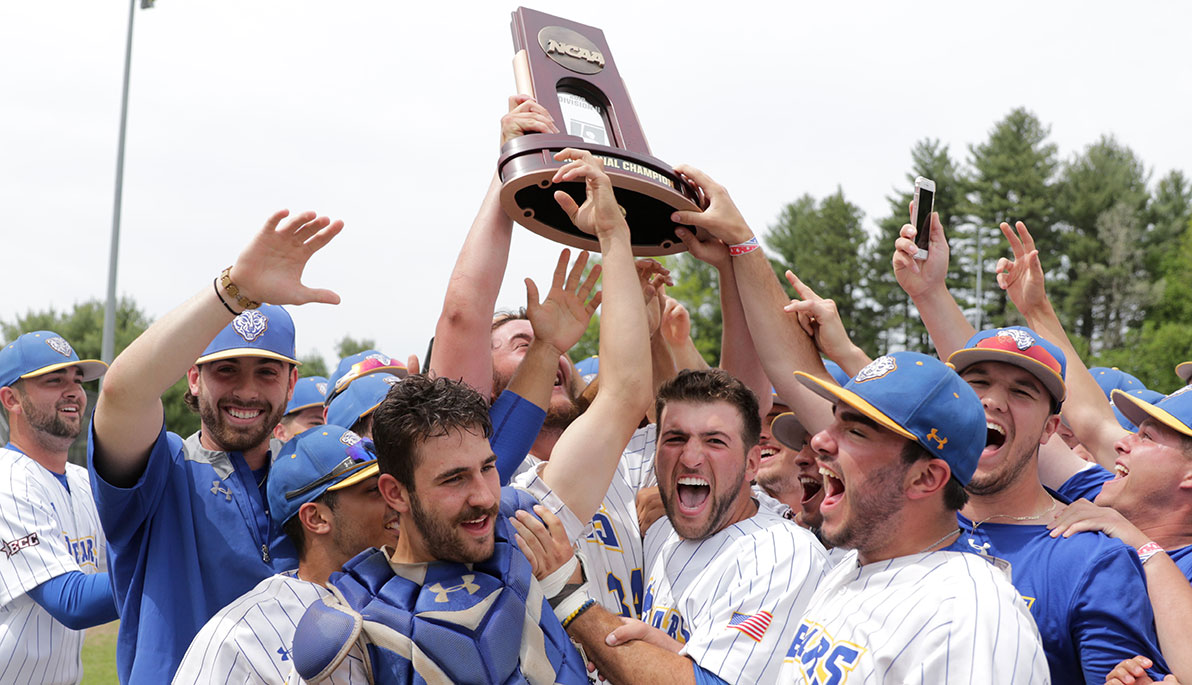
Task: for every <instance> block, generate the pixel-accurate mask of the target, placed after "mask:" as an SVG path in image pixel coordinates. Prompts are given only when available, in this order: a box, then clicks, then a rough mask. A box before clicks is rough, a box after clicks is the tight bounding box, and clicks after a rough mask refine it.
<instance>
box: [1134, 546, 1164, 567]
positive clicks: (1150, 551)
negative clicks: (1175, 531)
mask: <svg viewBox="0 0 1192 685" xmlns="http://www.w3.org/2000/svg"><path fill="white" fill-rule="evenodd" d="M1162 551H1163V548H1162V547H1161V546H1159V543H1157V542H1148V543H1146V544H1145V545H1143V546H1142V547H1139V548H1138V558H1139V560H1141V561H1142V563H1144V564H1145V563H1146V562H1147V561H1149V560H1150V558H1151V557H1153V556H1155V555H1156V554H1158V553H1159V552H1162Z"/></svg>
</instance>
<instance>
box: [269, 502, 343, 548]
mask: <svg viewBox="0 0 1192 685" xmlns="http://www.w3.org/2000/svg"><path fill="white" fill-rule="evenodd" d="M311 501H312V502H322V503H323V504H326V505H327V508H328V509H330V510H331V511H335V505H336V504H338V503H339V491H338V490H326V491H324V492H323V494H321V495H319V496H318V497H316V498H314V499H313V500H311ZM281 532H283V533H285V534H286V537H288V538H289V539H290V542H292V543H294V551H296V552H297V553H298V558H299V559H302V557H303V556H305V555H306V529H305V528H304V527H303V526H302V518H301V517H300V516H298V514H297V513H295V514H294V515H293V516H291V517H290V519H289V520H288V521H286V522H285V523H283V524H281Z"/></svg>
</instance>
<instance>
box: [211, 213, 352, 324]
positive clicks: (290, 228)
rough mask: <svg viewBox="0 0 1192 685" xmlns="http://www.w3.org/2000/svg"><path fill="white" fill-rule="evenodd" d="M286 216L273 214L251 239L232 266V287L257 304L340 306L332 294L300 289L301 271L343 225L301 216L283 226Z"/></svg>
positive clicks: (315, 217) (301, 285)
mask: <svg viewBox="0 0 1192 685" xmlns="http://www.w3.org/2000/svg"><path fill="white" fill-rule="evenodd" d="M289 214H290V211H289V210H288V209H283V210H281V211H278V212H274V213H273V216H271V217H269V220H268V221H266V222H265V225H264V226H263V227H262V228H261V230H260V231H258V232H257V234H256V235H254V236H253V238H252V240H251V241H250V242H249V243H248V246H246V247H245V248H244V250H243V251H242V252H241V253H240V256H239V257H237V258H236V263H235V264H234V265H233V266H232V273H231V279H232V283H234V284H235V285H236V286H237V287H238V288H239V289H240V292H241V294H242V295H243V296H244V297H246V298H248V299H250V300H255V301H257V302H268V303H269V304H306V303H307V302H324V303H326V304H339V295H337V294H335V293H334V292H333V291H331V290H323V289H316V288H308V287H306V286H305V285H303V284H302V271H303V269H305V268H306V262H307V261H308V260H310V258H311V255H313V254H314V253H315V252H318V251H319V250H320V249H321V248H322V247H323V246H324V245H326V244H327V243H329V242H331V239H332V238H334V237H335V236H337V235H339V232H340V231H341V230H343V227H344V222H342V221H334V222H333V221H331V219H328V218H327V217H325V216H317V215H316V214H315V213H314V212H303V213H301V214H299V215H297V216H295V217H294V218H292V219H290V220H289V221H287V222H285V224H284V225H282V219H285V218H286V217H287V216H289Z"/></svg>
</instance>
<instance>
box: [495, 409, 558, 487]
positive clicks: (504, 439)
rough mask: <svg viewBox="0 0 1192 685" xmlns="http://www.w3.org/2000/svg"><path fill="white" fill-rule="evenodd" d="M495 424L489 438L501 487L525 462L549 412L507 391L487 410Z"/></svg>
mask: <svg viewBox="0 0 1192 685" xmlns="http://www.w3.org/2000/svg"><path fill="white" fill-rule="evenodd" d="M488 414H489V416H490V417H491V418H492V422H493V436H492V438H491V439H490V441H489V442H490V443H491V444H492V448H493V454H495V455H497V474H498V476H499V477H500V479H501V486H502V487H504V486H506V485H509V479H511V478H513V474H514V473H516V472H517V468H518V467H519V466H521V464H522V462H523V461H525V458H526V455H527V454H529V453H530V448H531V447H532V446H533V445H534V440H535V439H536V438H537V437H538V431H540V430H542V422H543V420H545V419H546V411H545V410H543V409H542V408H541V407H538V406H535V405H534V404H533V403H531V402H530V401H528V400H526V399H525V398H523V397H522V396H521V395H518V394H517V393H515V392H512V391H510V390H505V391H504V392H502V393H501V395H500V397H498V398H497V400H496V401H495V402H493V405H492V407H491V408H490V409H489V410H488Z"/></svg>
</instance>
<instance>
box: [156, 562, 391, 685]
mask: <svg viewBox="0 0 1192 685" xmlns="http://www.w3.org/2000/svg"><path fill="white" fill-rule="evenodd" d="M330 594H331V591H330V590H328V589H326V588H324V587H322V586H321V585H317V584H315V583H309V582H307V581H305V580H299V579H298V577H297V571H287V572H285V573H279V574H277V575H274V576H270V577H268V578H266V579H265V580H262V581H261V582H260V583H258V584H257V586H256V587H254V588H253V589H252V590H249V591H248V592H246V593H244V594H243V595H241V596H240V597H239V598H237V599H236V600H235V601H234V602H232V603H231V604H229V605H227V606H226V607H224V608H223V609H221V610H220V611H219V613H217V614H216V615H215V616H212V617H211V620H209V621H207V623H206V624H205V625H204V626H203V628H202V630H200V631H199V633H198V635H195V639H194V641H193V642H191V643H190V648H189V649H187V650H186V655H185V656H184V657H182V664H181V665H180V666H179V667H178V672H177V673H176V674H175V675H174V685H192V684H194V685H205V684H206V683H227V684H228V685H232V684H236V685H241V684H246V683H253V684H255V685H266V684H268V685H276V684H277V683H283V682H290V683H300V682H302V680H301V678H299V677H298V676H297V674H296V673H295V672H294V669H293V661H292V660H291V658H290V651H291V648H292V644H293V641H294V629H295V627H296V626H297V625H298V621H299V619H301V618H302V614H304V613H306V608H307V607H309V606H310V605H311V604H314V603H315V602H316V601H318V600H319V599H321V598H322V597H325V596H328V595H330ZM323 682H325V683H337V684H340V685H343V684H346V683H366V682H368V679H367V676H366V673H365V665H364V663H363V661H361V659H360V656H359V654H350V655H348V657H347V658H346V659H344V662H343V663H342V664H340V668H339V669H337V670H336V672H335V673H334V674H332V677H331V678H330V679H328V680H324V681H323Z"/></svg>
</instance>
